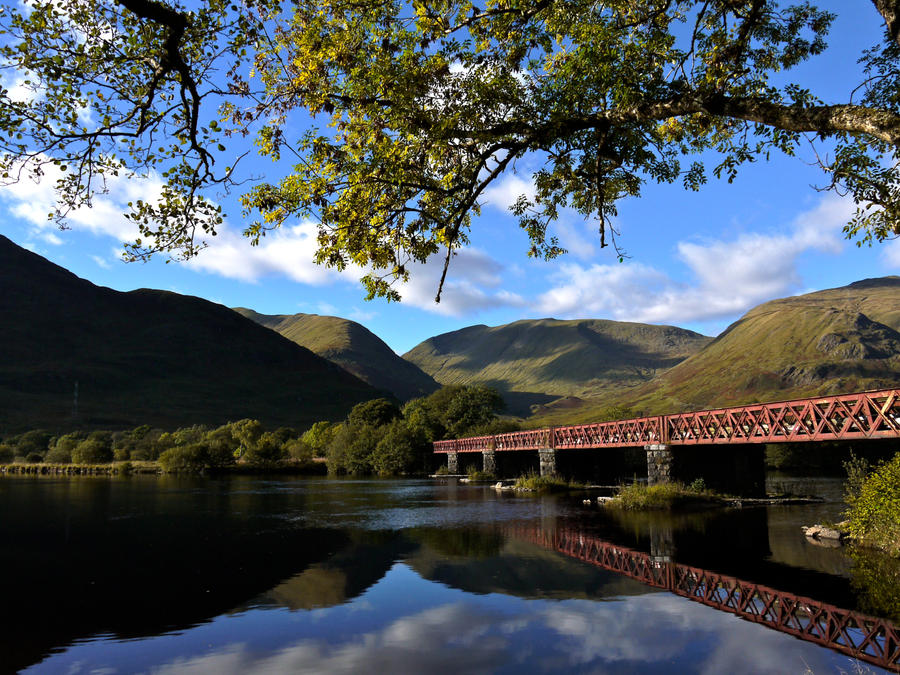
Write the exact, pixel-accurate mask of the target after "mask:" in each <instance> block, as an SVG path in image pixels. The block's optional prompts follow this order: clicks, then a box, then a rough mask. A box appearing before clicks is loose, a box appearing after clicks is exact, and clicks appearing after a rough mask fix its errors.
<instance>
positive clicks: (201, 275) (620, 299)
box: [0, 0, 900, 354]
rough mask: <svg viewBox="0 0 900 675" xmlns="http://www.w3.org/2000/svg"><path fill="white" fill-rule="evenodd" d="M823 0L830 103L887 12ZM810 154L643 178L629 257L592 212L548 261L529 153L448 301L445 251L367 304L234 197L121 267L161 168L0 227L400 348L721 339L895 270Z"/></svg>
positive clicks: (166, 283)
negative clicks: (827, 17)
mask: <svg viewBox="0 0 900 675" xmlns="http://www.w3.org/2000/svg"><path fill="white" fill-rule="evenodd" d="M820 4H823V5H826V6H829V5H830V6H831V7H832V8H833V11H835V12H836V13H837V14H838V20H837V22H836V24H835V26H834V29H833V31H832V37H831V40H830V47H829V50H828V52H827V53H826V54H825V55H824V56H823V57H820V58H819V59H816V60H815V61H813V62H811V63H808V64H804V65H803V66H802V67H801V68H800V69H797V70H796V71H794V72H793V73H792V74H790V75H789V78H788V79H789V80H791V81H797V82H800V83H802V84H804V85H805V86H809V87H810V88H811V89H812V90H813V91H814V92H816V93H818V94H819V96H820V97H821V98H823V99H824V100H825V101H826V102H843V101H846V100H847V98H848V95H849V92H850V91H851V90H852V89H853V88H854V87H855V86H856V85H857V84H858V83H859V73H858V66H857V64H856V59H857V58H858V57H859V54H860V51H861V49H862V48H863V47H866V46H870V45H872V44H875V43H876V42H877V38H878V35H879V32H880V23H879V17H878V15H877V14H876V12H875V10H874V9H873V7H872V5H871V3H870V2H867V1H865V0H862V1H859V2H854V3H847V2H841V3H838V2H833V3H820ZM847 5H852V9H851V10H850V11H848V10H847V9H846V6H847ZM12 84H15V83H6V85H7V86H10V85H12ZM301 131H302V130H301V129H297V133H298V134H299V133H300V132H301ZM811 161H812V153H811V151H805V154H801V156H800V157H798V158H786V157H780V156H773V158H772V160H771V161H769V162H760V163H757V164H755V165H750V166H747V167H744V169H743V170H742V171H741V173H740V175H739V176H738V178H737V180H736V181H735V182H734V183H733V184H728V183H726V182H725V181H719V180H716V179H715V178H712V177H711V178H710V182H709V183H708V184H707V185H706V187H705V188H704V189H703V190H702V191H701V192H699V193H689V192H686V191H684V190H683V189H682V188H681V187H680V186H678V185H664V186H657V185H651V184H647V185H646V187H645V189H644V193H643V196H642V198H641V199H639V200H630V201H626V202H623V203H622V204H621V205H620V212H619V217H618V220H617V222H616V226H617V228H618V229H619V230H620V231H621V237H620V243H621V245H622V247H623V248H624V249H626V250H627V252H628V254H629V255H630V257H629V258H628V259H627V260H626V261H625V262H624V263H619V262H618V261H617V256H616V254H615V252H614V251H612V250H611V249H610V248H607V249H600V247H599V237H598V235H597V233H596V224H595V223H592V222H585V221H584V220H583V219H582V218H581V217H580V216H575V215H573V214H567V213H564V214H563V215H562V217H561V218H560V220H559V222H557V223H556V224H555V226H554V228H555V234H556V235H557V236H558V237H559V238H560V242H561V244H562V245H563V246H564V247H566V248H568V249H569V251H570V252H569V254H568V255H566V256H564V257H562V258H559V259H557V260H555V261H552V262H541V261H534V260H530V259H528V258H526V256H525V253H526V251H527V249H528V241H527V237H526V236H525V234H524V233H523V232H521V231H520V230H519V229H518V227H517V226H516V223H515V220H514V219H513V218H512V217H511V216H510V215H509V214H508V212H507V210H506V207H507V206H508V204H509V203H511V202H512V201H514V200H515V198H516V197H517V196H518V195H519V194H520V193H522V192H527V191H528V190H529V189H530V176H529V174H528V172H527V170H526V167H525V166H524V165H520V172H519V173H518V174H509V175H507V176H505V177H504V178H503V180H502V181H501V182H500V183H498V184H497V185H496V186H495V187H494V188H493V189H491V191H490V193H489V194H488V196H487V197H488V198H487V203H486V205H485V207H484V208H483V211H482V216H481V217H480V218H479V219H478V220H477V221H476V222H475V225H474V227H473V231H472V236H471V239H472V246H471V247H470V248H469V249H467V250H465V251H463V252H462V253H461V254H460V255H459V256H458V257H457V258H456V259H455V260H454V263H453V264H452V265H451V269H450V273H449V275H448V284H447V287H446V288H445V291H444V295H443V299H442V302H441V304H439V305H437V304H435V303H434V302H433V298H434V294H435V291H436V289H437V279H438V277H439V274H440V261H439V260H435V261H434V262H433V264H429V265H426V266H425V267H423V268H417V269H415V270H414V272H413V279H412V280H411V282H410V284H408V285H407V286H406V287H404V288H402V289H401V293H402V294H403V298H404V300H403V302H402V303H387V302H385V301H383V300H375V301H372V302H365V301H364V299H363V298H364V295H365V294H364V291H363V289H362V287H361V286H360V285H359V283H358V281H357V280H358V278H359V276H361V274H360V272H359V271H352V270H350V271H348V272H346V273H344V274H338V273H337V272H335V271H334V270H328V269H325V268H322V267H318V266H316V265H315V264H313V263H312V253H313V250H314V243H315V235H314V226H313V225H312V224H310V223H300V222H298V223H294V224H290V225H288V226H286V227H283V228H282V229H281V230H279V231H276V232H274V233H272V234H270V235H269V236H268V237H266V238H265V239H264V240H263V242H262V243H261V245H260V246H259V247H255V248H251V247H250V245H249V243H248V241H247V240H245V239H244V238H243V237H242V236H241V235H240V231H241V229H242V227H243V225H242V222H241V219H240V209H239V208H238V207H237V206H236V204H235V203H234V200H233V199H227V198H223V199H222V200H221V203H222V204H223V205H224V206H225V208H226V211H227V213H228V214H229V217H228V219H227V220H226V224H225V227H224V228H222V230H221V231H220V235H219V236H218V237H216V238H214V239H212V240H210V242H209V244H210V245H209V248H208V249H207V250H205V251H204V252H202V253H201V254H200V256H199V257H197V258H196V259H194V260H193V261H191V262H189V263H174V262H173V263H169V264H166V263H165V261H164V259H163V258H162V257H160V259H158V260H155V261H152V262H150V263H146V264H142V263H131V264H126V263H123V262H121V260H120V259H119V252H120V250H121V243H122V241H124V240H125V239H127V238H129V237H130V236H133V234H132V231H131V228H130V227H129V226H128V225H127V224H126V222H125V220H124V219H123V218H122V216H121V213H122V211H123V210H124V205H125V203H127V202H128V201H129V200H131V199H134V198H139V197H141V196H147V195H150V194H152V193H153V191H154V189H155V187H156V185H155V183H154V181H152V180H147V181H140V180H136V179H133V180H131V181H127V182H126V181H120V182H118V183H115V184H113V185H112V186H111V190H110V192H109V194H107V195H105V196H103V197H101V198H99V199H97V200H96V202H95V205H94V208H93V209H91V210H89V211H88V210H83V211H81V212H78V213H75V214H74V215H73V216H72V218H71V229H69V230H65V231H60V230H58V229H56V226H55V224H54V223H52V222H50V221H48V220H47V218H46V214H47V212H48V211H49V210H50V209H51V207H52V200H53V194H52V189H51V181H49V180H45V181H44V182H43V183H42V184H40V185H34V184H26V183H20V184H17V185H14V186H10V187H6V188H3V189H0V223H3V224H2V225H0V232H2V233H3V234H4V235H6V236H8V237H9V238H10V239H12V240H13V241H14V242H16V243H18V244H20V245H22V246H25V247H27V248H29V249H31V250H33V251H35V252H37V253H39V254H40V255H42V256H44V257H46V258H48V259H50V260H51V261H53V262H55V263H57V264H59V265H62V266H63V267H66V268H67V269H69V270H71V271H72V272H74V273H75V274H77V275H78V276H81V277H83V278H86V279H88V280H90V281H92V282H94V283H95V284H98V285H103V286H109V287H111V288H115V289H118V290H123V291H127V290H132V289H135V288H161V289H167V290H172V291H176V292H179V293H185V294H189V295H196V296H200V297H203V298H206V299H208V300H212V301H214V302H218V303H222V304H224V305H227V306H232V307H234V306H244V307H250V308H252V309H255V310H256V311H258V312H262V313H267V314H292V313H295V312H308V313H317V314H332V315H336V316H342V317H346V318H349V319H353V320H356V321H359V322H360V323H362V324H363V325H365V326H366V327H367V328H369V329H370V330H372V331H373V332H375V333H376V334H377V335H379V336H380V337H381V338H382V339H384V340H385V341H386V342H387V343H388V344H389V345H390V346H391V347H392V348H393V349H394V350H395V351H397V352H398V353H401V354H402V353H404V352H405V351H407V350H409V349H410V348H412V347H413V346H415V345H416V344H418V343H419V342H420V341H422V340H424V339H426V338H428V337H430V336H432V335H436V334H438V333H443V332H446V331H452V330H456V329H459V328H462V327H464V326H468V325H472V324H476V323H483V324H488V325H498V324H502V323H507V322H510V321H515V320H517V319H526V318H539V317H555V318H560V319H562V318H608V319H616V320H623V321H643V322H647V323H658V324H674V325H678V326H682V327H685V328H691V329H693V330H697V331H699V332H702V333H705V334H707V335H716V334H718V333H719V332H721V330H723V329H724V328H725V327H726V326H727V325H728V324H729V323H731V322H732V321H734V320H735V319H737V318H738V317H740V315H741V314H743V313H744V312H745V311H746V310H748V309H750V308H751V307H753V306H755V305H757V304H759V303H761V302H765V301H767V300H771V299H773V298H777V297H784V296H786V295H794V294H797V293H803V292H808V291H812V290H819V289H823V288H831V287H835V286H841V285H844V284H847V283H850V282H852V281H855V280H858V279H862V278H867V277H875V276H884V275H887V274H900V241H894V242H889V243H886V244H881V245H877V246H875V247H873V248H857V247H856V245H855V244H854V243H853V242H850V241H847V240H845V239H844V238H843V235H842V233H841V227H842V226H843V224H844V223H846V221H847V220H848V218H849V217H850V215H851V214H852V212H853V205H852V204H850V203H847V202H846V201H844V200H841V199H840V198H838V197H836V196H834V195H832V194H827V193H821V192H818V191H816V190H815V189H814V187H812V186H814V185H817V184H822V183H823V182H824V176H823V175H822V174H821V173H820V172H819V171H818V170H817V169H815V168H813V167H811V166H810V165H809V164H810V163H811ZM270 166H271V165H270V164H268V163H266V164H259V165H256V166H252V165H251V168H252V169H255V170H256V171H258V172H262V171H266V172H269V171H271V168H269V167H270Z"/></svg>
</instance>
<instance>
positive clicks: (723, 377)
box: [545, 277, 900, 423]
mask: <svg viewBox="0 0 900 675" xmlns="http://www.w3.org/2000/svg"><path fill="white" fill-rule="evenodd" d="M898 327H900V277H886V278H882V279H866V280H864V281H859V282H856V283H853V284H850V285H849V286H844V287H842V288H835V289H829V290H826V291H820V292H816V293H810V294H808V295H801V296H797V297H791V298H784V299H780V300H773V301H772V302H767V303H765V304H763V305H760V306H758V307H755V308H754V309H752V310H750V311H749V312H747V314H745V315H744V316H743V317H741V319H739V320H738V321H736V322H735V323H734V324H732V325H731V326H730V327H729V328H728V329H727V330H726V331H725V332H723V333H722V334H721V335H720V336H719V337H717V338H716V339H715V340H714V341H712V342H711V343H710V344H709V345H707V346H706V347H705V348H704V349H703V350H702V351H700V352H699V353H697V354H695V355H694V356H692V357H690V358H689V359H686V360H685V361H683V362H682V363H680V364H678V365H677V366H675V367H674V368H672V369H671V370H669V371H667V372H665V373H662V374H660V375H659V376H658V377H657V378H656V379H654V380H653V381H652V382H649V383H647V384H646V385H642V386H641V387H638V388H636V389H633V390H631V391H623V392H620V393H618V394H617V395H614V396H611V397H608V398H606V399H604V400H598V401H596V402H594V404H593V405H590V406H584V407H582V408H581V409H579V410H577V411H569V412H567V413H562V414H559V415H553V416H550V417H547V418H545V421H546V422H549V423H557V422H559V423H561V422H567V421H572V422H574V421H587V420H590V419H592V418H594V417H596V416H597V414H598V413H599V411H600V410H601V409H602V408H604V407H607V406H609V405H610V404H611V403H618V404H624V405H628V406H630V407H632V408H633V409H634V410H635V411H637V412H641V411H643V412H645V413H647V414H657V413H668V412H678V411H685V410H696V409H703V408H710V407H717V406H723V405H731V404H740V403H751V402H761V401H770V400H782V399H787V398H795V397H805V396H815V395H827V394H838V393H845V392H853V391H859V390H865V389H879V388H883V387H895V386H897V385H898V384H900V333H898V331H897V328H898Z"/></svg>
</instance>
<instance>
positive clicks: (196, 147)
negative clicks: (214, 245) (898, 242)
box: [0, 0, 900, 299]
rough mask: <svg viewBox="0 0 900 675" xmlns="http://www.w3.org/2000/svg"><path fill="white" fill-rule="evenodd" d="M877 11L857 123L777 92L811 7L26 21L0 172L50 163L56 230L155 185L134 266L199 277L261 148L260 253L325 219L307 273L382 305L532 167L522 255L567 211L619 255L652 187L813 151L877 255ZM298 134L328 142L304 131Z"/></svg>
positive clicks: (894, 189) (7, 66)
mask: <svg viewBox="0 0 900 675" xmlns="http://www.w3.org/2000/svg"><path fill="white" fill-rule="evenodd" d="M871 3H872V6H873V7H874V9H875V10H877V14H876V12H872V18H873V20H878V17H880V20H881V23H882V24H883V28H884V38H883V40H882V41H881V42H880V43H879V44H876V45H873V46H872V47H871V48H870V49H868V50H866V51H865V52H863V53H862V54H861V55H860V64H861V67H862V71H863V75H862V77H861V80H860V82H859V83H858V85H859V86H858V87H856V89H854V90H853V91H852V92H848V94H847V97H846V100H842V101H823V100H820V98H819V96H818V95H817V92H815V91H811V90H810V89H809V88H807V87H806V86H804V84H803V83H802V82H796V83H790V82H789V78H788V77H787V76H785V75H784V74H783V71H789V70H790V69H791V68H792V67H794V66H796V65H798V64H800V63H801V62H804V61H807V60H809V59H814V58H816V57H817V56H818V55H819V54H821V53H822V51H823V50H824V49H825V47H826V41H827V39H828V36H829V29H830V27H831V24H832V21H833V19H834V17H833V15H832V14H830V13H829V12H826V11H823V10H821V9H819V8H817V7H816V6H815V4H813V3H812V2H796V3H794V4H790V3H785V2H776V1H775V0H702V1H701V0H645V1H640V2H638V1H637V0H606V1H603V2H595V1H593V0H592V1H590V2H587V1H586V0H529V1H528V2H523V1H522V0H486V1H484V2H478V3H475V2H472V1H471V0H412V1H411V2H400V1H399V0H317V1H316V2H306V1H304V0H300V1H298V2H295V3H284V4H283V5H282V4H281V3H280V2H279V1H278V0H234V2H232V1H231V0H196V1H195V2H192V3H191V4H190V9H189V8H188V6H187V5H183V4H181V3H180V2H178V0H167V1H166V2H163V1H162V0H29V2H28V4H27V5H25V8H24V9H23V8H21V7H19V8H17V7H15V6H13V5H12V4H10V5H6V6H4V7H3V8H2V14H0V29H2V30H3V31H4V37H5V40H4V42H3V43H2V47H0V68H3V69H4V70H5V71H6V74H7V75H9V76H22V77H25V78H26V81H25V86H26V87H31V88H32V89H33V91H34V95H33V96H31V97H25V98H22V97H19V98H16V97H14V96H13V94H12V93H11V91H10V90H7V89H4V90H3V91H2V92H0V153H2V158H0V173H2V174H3V175H4V177H5V178H6V179H7V180H15V179H17V178H18V177H20V176H21V175H22V172H30V173H37V174H41V173H42V172H44V171H46V168H47V164H48V163H49V164H55V165H57V166H58V168H59V169H60V170H63V171H64V173H62V174H61V175H62V178H60V180H59V183H58V188H59V209H58V213H57V214H56V215H57V216H59V217H64V216H65V214H66V212H67V210H68V209H71V208H73V207H77V206H80V205H83V204H85V203H89V202H90V200H91V198H92V197H93V196H94V195H95V194H96V192H97V191H98V190H102V187H103V180H104V178H105V177H108V176H109V175H113V174H119V173H126V174H130V173H132V172H133V173H137V174H147V173H149V172H157V173H158V174H159V175H160V176H161V177H162V180H163V187H162V191H161V195H160V200H159V201H158V202H155V203H145V202H136V203H134V204H132V205H131V208H132V210H131V212H130V214H129V215H130V217H131V218H132V219H133V221H134V222H135V223H136V225H137V226H138V227H139V228H140V231H141V239H140V240H138V241H136V242H134V243H133V245H132V246H131V248H130V249H129V254H130V256H131V257H133V258H144V257H146V256H148V255H150V254H152V253H153V252H156V251H167V252H169V253H170V254H172V255H175V256H182V257H189V256H191V255H193V254H195V253H196V252H197V250H198V248H199V246H200V241H201V239H202V236H203V235H204V233H205V234H213V233H214V232H215V229H216V227H217V226H218V225H219V224H220V223H221V218H222V214H221V212H220V208H219V206H218V205H217V204H216V203H215V202H214V201H213V198H212V196H211V195H214V193H215V190H222V189H230V188H231V187H233V186H235V185H236V184H238V183H239V182H241V178H249V177H246V176H244V175H243V174H241V173H239V172H238V169H237V167H238V160H239V159H240V158H239V157H238V156H235V153H234V152H232V153H231V154H229V150H228V149H227V147H226V146H227V144H229V137H231V136H235V135H243V136H248V137H251V138H253V139H254V140H255V142H256V145H257V146H258V151H259V152H260V153H261V154H262V155H264V156H269V157H272V158H273V159H280V158H282V157H285V158H288V157H290V158H292V161H293V162H294V166H293V169H292V170H291V171H289V172H288V173H287V175H286V176H284V177H283V178H282V179H280V180H263V179H261V180H258V181H256V182H255V183H252V184H248V185H246V186H245V187H244V188H242V190H243V196H242V200H243V204H244V207H245V210H246V212H247V214H248V215H249V214H255V216H256V218H257V220H256V221H255V222H253V224H251V225H250V226H249V227H248V228H247V230H246V234H247V236H248V237H250V238H251V240H252V241H258V238H259V237H260V236H262V235H264V234H265V232H266V231H267V230H268V229H270V228H274V227H278V226H279V225H281V224H282V223H284V222H286V221H290V220H292V219H297V218H311V219H313V220H314V221H315V222H317V223H318V225H319V238H318V244H319V248H318V252H317V254H316V260H317V262H319V263H323V264H326V265H330V266H334V267H337V268H344V267H346V266H347V265H350V264H354V265H357V266H359V267H361V268H363V269H365V270H367V275H366V276H365V277H364V279H363V281H364V284H365V285H366V287H367V289H368V292H369V294H370V296H374V295H383V296H387V297H388V298H389V299H390V298H392V299H396V298H398V297H399V296H398V294H397V292H396V290H395V288H394V286H393V285H392V284H393V282H394V281H397V280H405V279H407V278H408V275H409V271H410V264H411V263H413V262H423V261H425V260H426V259H428V258H429V257H431V256H433V255H441V256H443V258H444V261H445V267H444V273H445V274H446V269H447V265H448V264H449V262H450V261H451V259H452V256H453V253H454V251H456V250H458V249H459V248H460V247H462V246H465V245H466V244H467V242H468V238H467V236H468V233H469V231H470V227H471V223H472V217H473V216H474V215H477V214H478V213H479V207H480V205H481V204H482V202H483V200H484V195H485V190H486V189H487V188H488V187H489V186H490V185H491V184H492V183H493V182H494V181H496V180H497V179H498V178H499V177H500V176H502V175H503V174H504V173H505V172H508V171H512V170H515V167H516V163H517V162H520V161H521V160H523V159H525V158H528V159H529V161H530V162H537V163H538V166H539V168H538V169H537V170H536V171H535V172H534V175H533V178H534V183H535V187H536V192H535V194H534V196H533V197H527V196H524V195H523V196H522V197H520V199H519V200H518V202H517V203H516V204H515V205H514V207H513V210H514V212H515V214H516V215H517V216H518V218H519V222H520V225H521V227H522V229H523V230H524V231H525V233H526V234H527V237H528V240H529V250H528V253H529V255H533V256H540V257H545V258H552V257H554V256H556V255H558V254H560V253H561V252H562V249H561V248H560V247H559V246H558V243H557V241H556V240H555V239H554V238H553V237H552V236H550V234H549V233H548V225H549V223H550V222H552V220H553V219H554V218H555V217H556V215H557V214H558V212H559V210H560V209H561V208H563V207H568V208H573V209H575V210H577V211H579V212H581V213H583V214H585V216H588V217H592V218H595V219H596V220H597V223H598V228H599V232H600V237H601V243H602V244H606V243H607V239H613V238H614V235H615V231H614V230H613V229H612V227H611V225H610V220H609V219H610V217H611V216H614V215H615V214H616V208H617V205H618V204H619V202H620V200H622V199H623V198H626V197H629V196H637V195H639V194H640V193H641V188H642V185H644V184H645V183H646V182H647V181H658V182H663V183H668V182H676V181H680V182H681V183H683V185H684V187H685V188H687V189H692V190H697V189H700V188H701V187H702V185H703V184H704V182H705V181H706V180H707V170H711V171H712V173H713V174H715V175H716V176H721V177H725V178H727V179H728V180H731V179H733V178H734V177H735V175H736V173H737V171H738V170H739V167H740V166H741V165H742V164H744V163H746V162H750V161H754V160H756V159H759V158H765V157H768V156H769V153H770V152H772V151H779V152H783V153H787V154H788V155H792V154H794V153H795V152H797V151H798V149H799V148H800V146H801V145H804V144H807V143H811V144H812V145H813V147H814V148H815V149H816V150H817V153H818V154H817V155H816V157H817V158H818V163H819V165H820V167H821V169H822V171H823V172H824V181H823V183H824V185H823V187H824V188H826V189H829V190H834V191H837V192H839V193H842V194H843V193H846V194H849V195H850V197H851V198H852V199H853V200H854V201H855V202H856V204H857V205H858V209H857V211H856V214H855V216H854V217H853V219H852V220H851V221H850V222H849V223H848V224H847V226H846V232H847V234H848V235H849V236H855V237H857V241H858V242H872V241H881V240H883V239H885V238H888V237H893V236H896V235H898V234H900V191H898V185H900V183H898V181H900V164H898V152H900V109H898V106H900V71H898V56H900V44H898V32H900V3H897V2H889V1H888V0H871ZM862 9H864V8H863V7H861V6H859V5H854V6H853V7H852V8H848V10H847V11H861V10H862ZM300 113H307V114H310V115H311V116H312V118H313V120H314V122H315V123H316V124H319V125H321V126H319V127H315V126H314V127H313V128H311V129H310V130H308V131H305V132H302V133H298V132H296V131H295V129H296V128H297V127H298V124H297V120H298V119H299V114H300ZM711 150H712V151H717V153H718V155H716V156H717V157H718V159H717V160H716V161H715V162H714V164H713V165H712V166H711V167H705V166H704V165H703V163H702V162H701V161H700V160H699V156H700V155H701V154H703V153H707V151H711ZM707 156H708V155H706V154H704V157H707ZM239 177H241V178H239ZM441 284H443V277H442V280H441ZM439 297H440V289H438V299H439Z"/></svg>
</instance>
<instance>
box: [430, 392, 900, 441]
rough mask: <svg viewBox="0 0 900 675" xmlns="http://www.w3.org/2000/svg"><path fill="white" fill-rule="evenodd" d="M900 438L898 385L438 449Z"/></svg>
mask: <svg viewBox="0 0 900 675" xmlns="http://www.w3.org/2000/svg"><path fill="white" fill-rule="evenodd" d="M876 438H894V439H900V389H885V390H881V391H864V392H860V393H856V394H843V395H840V396H819V397H816V398H804V399H798V400H794V401H778V402H776V403H755V404H753V405H743V406H736V407H733V408H720V409H718V410H703V411H699V412H687V413H677V414H674V415H658V416H654V417H639V418H636V419H627V420H617V421H614V422H599V423H596V424H578V425H573V426H565V427H551V428H548V429H530V430H527V431H516V432H512V433H506V434H496V435H493V436H477V437H474V438H459V439H453V440H447V441H436V442H435V443H434V451H435V452H436V453H450V452H484V451H508V450H541V449H545V448H553V449H556V450H568V449H579V448H613V447H628V446H645V445H651V444H657V443H659V444H665V445H707V444H719V443H721V444H745V443H796V442H809V441H842V440H856V439H876Z"/></svg>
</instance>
